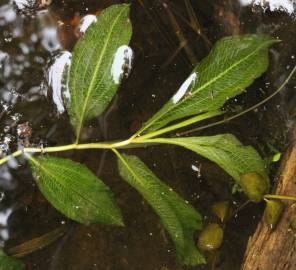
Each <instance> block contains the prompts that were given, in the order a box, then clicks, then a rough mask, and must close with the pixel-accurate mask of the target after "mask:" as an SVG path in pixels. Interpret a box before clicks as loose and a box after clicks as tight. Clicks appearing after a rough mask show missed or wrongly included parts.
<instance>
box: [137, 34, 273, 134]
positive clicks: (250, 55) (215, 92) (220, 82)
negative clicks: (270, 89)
mask: <svg viewBox="0 0 296 270" xmlns="http://www.w3.org/2000/svg"><path fill="white" fill-rule="evenodd" d="M275 42H277V41H276V40H274V39H272V38H270V37H268V36H265V35H243V36H231V37H226V38H223V39H221V40H219V41H218V42H217V43H216V44H215V46H214V47H213V49H212V51H211V52H210V54H209V55H208V56H207V57H206V58H205V59H204V60H203V61H202V62H201V63H200V64H199V65H198V66H197V67H196V68H195V69H194V70H193V72H192V74H191V75H190V76H189V77H188V79H187V80H186V81H185V82H184V83H183V84H182V86H181V87H180V89H179V90H178V91H177V93H176V94H175V95H174V96H173V97H172V98H171V99H170V100H169V101H168V102H167V103H166V104H165V105H164V106H163V108H162V109H161V110H160V111H159V112H158V113H156V114H155V115H154V116H153V117H152V118H151V119H150V120H149V121H148V122H147V123H145V124H144V126H143V128H142V129H141V131H140V132H141V133H144V132H147V131H151V130H157V129H159V128H161V127H163V126H165V125H166V124H168V123H170V122H171V121H174V120H177V119H181V118H183V117H187V116H191V115H196V114H200V113H203V112H206V111H211V110H216V109H219V108H221V107H222V106H223V104H224V103H225V102H226V101H227V100H228V99H229V98H232V97H234V96H236V95H238V94H240V93H241V92H242V91H243V90H244V89H245V88H246V87H248V86H249V85H250V84H251V83H252V82H253V81H254V79H256V78H258V77H260V76H261V75H262V73H263V72H265V70H266V69H267V66H268V47H269V46H270V45H271V44H273V43H275Z"/></svg>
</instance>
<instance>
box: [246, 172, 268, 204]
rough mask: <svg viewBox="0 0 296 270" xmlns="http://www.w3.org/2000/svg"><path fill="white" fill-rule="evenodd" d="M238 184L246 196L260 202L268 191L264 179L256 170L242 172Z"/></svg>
mask: <svg viewBox="0 0 296 270" xmlns="http://www.w3.org/2000/svg"><path fill="white" fill-rule="evenodd" d="M240 185H241V187H242V190H243V191H244V193H245V194H246V195H247V196H248V198H249V199H250V200H251V201H253V202H256V203H258V202H260V201H261V200H262V198H263V195H265V194H266V192H267V191H268V188H267V184H266V181H265V180H264V179H263V177H262V176H261V175H260V174H259V173H257V172H248V173H245V174H242V175H241V180H240Z"/></svg>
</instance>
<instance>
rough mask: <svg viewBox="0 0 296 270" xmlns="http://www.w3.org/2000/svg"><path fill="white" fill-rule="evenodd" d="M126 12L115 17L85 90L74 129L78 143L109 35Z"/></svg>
mask: <svg viewBox="0 0 296 270" xmlns="http://www.w3.org/2000/svg"><path fill="white" fill-rule="evenodd" d="M125 10H126V8H124V9H122V10H121V11H120V12H119V14H118V15H117V17H116V18H115V19H114V21H113V23H112V25H111V27H110V31H109V33H108V35H107V38H106V39H105V43H104V46H103V49H102V52H101V54H100V58H99V61H98V62H97V65H96V67H95V71H94V73H93V76H92V79H91V82H90V84H89V87H88V90H87V94H86V98H85V102H84V105H83V108H82V113H81V114H80V115H81V117H80V118H79V122H78V123H79V124H78V127H77V129H76V136H77V139H76V141H77V142H78V141H79V137H80V131H81V127H82V124H83V121H84V117H85V112H86V108H87V105H88V100H89V98H90V95H91V93H92V91H93V90H94V86H95V79H96V77H97V73H98V71H99V68H100V65H101V62H102V60H103V56H104V54H105V52H106V50H107V47H108V46H107V45H108V44H109V41H110V38H111V33H112V32H113V29H114V27H115V25H116V24H117V22H118V20H119V18H120V17H121V14H122V13H123V12H124V11H125Z"/></svg>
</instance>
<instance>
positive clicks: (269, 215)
mask: <svg viewBox="0 0 296 270" xmlns="http://www.w3.org/2000/svg"><path fill="white" fill-rule="evenodd" d="M283 209H284V204H283V202H282V201H280V200H267V199H266V209H265V214H264V217H265V221H266V223H267V224H268V225H269V226H270V228H271V229H274V228H275V226H276V224H277V223H278V221H279V218H280V216H281V214H282V212H283Z"/></svg>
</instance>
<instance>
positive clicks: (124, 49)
mask: <svg viewBox="0 0 296 270" xmlns="http://www.w3.org/2000/svg"><path fill="white" fill-rule="evenodd" d="M133 56H134V53H133V50H132V49H131V48H130V47H129V46H127V45H123V46H121V47H119V48H118V49H117V51H116V53H115V55H114V60H113V63H112V67H111V75H112V78H113V81H114V82H115V83H116V84H119V83H120V81H121V79H122V77H123V75H124V72H125V71H126V72H127V73H129V72H130V70H131V69H132V60H133Z"/></svg>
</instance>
